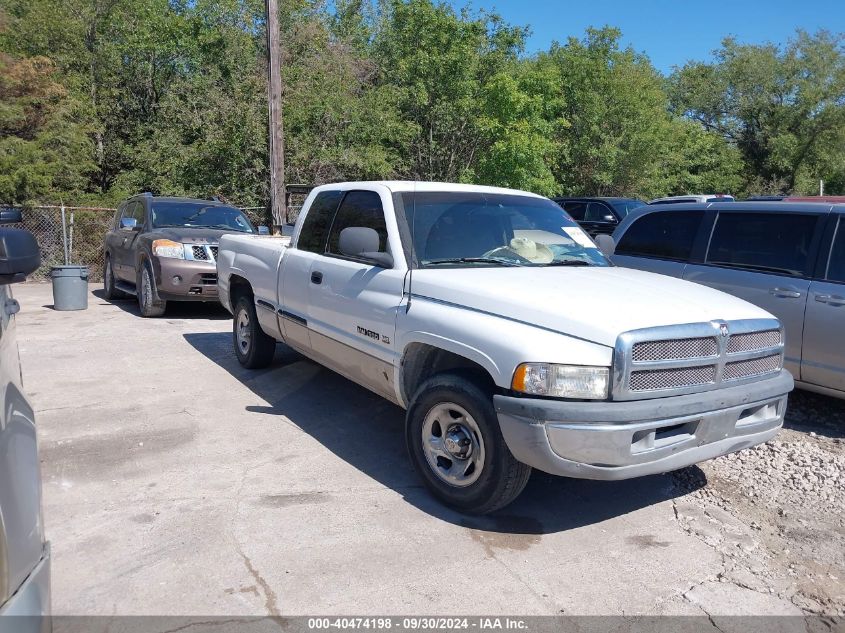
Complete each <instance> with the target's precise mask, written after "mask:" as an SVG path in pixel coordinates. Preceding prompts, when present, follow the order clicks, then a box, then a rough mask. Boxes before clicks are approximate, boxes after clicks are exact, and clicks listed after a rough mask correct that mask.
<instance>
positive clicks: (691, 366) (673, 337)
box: [613, 319, 783, 400]
mask: <svg viewBox="0 0 845 633" xmlns="http://www.w3.org/2000/svg"><path fill="white" fill-rule="evenodd" d="M782 366H783V337H782V334H781V330H780V324H779V323H778V322H777V321H776V320H774V319H753V320H745V321H734V322H730V323H725V322H721V321H713V322H711V323H693V324H689V325H679V326H668V327H657V328H647V329H643V330H635V331H633V332H625V333H624V334H622V335H620V336H619V338H618V340H617V343H616V349H615V353H614V368H613V398H614V399H615V400H626V399H638V398H647V397H649V394H651V393H654V392H660V395H661V396H663V395H675V394H680V393H694V392H697V391H706V390H708V389H714V388H716V387H718V386H719V385H720V384H721V383H723V382H737V381H749V380H757V379H760V378H761V377H764V376H766V375H768V374H772V373H776V372H778V371H780V369H781V367H782Z"/></svg>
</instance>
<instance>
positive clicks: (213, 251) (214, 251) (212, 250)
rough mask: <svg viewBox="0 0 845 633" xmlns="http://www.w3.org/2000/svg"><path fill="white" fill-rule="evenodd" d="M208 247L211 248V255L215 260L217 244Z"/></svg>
mask: <svg viewBox="0 0 845 633" xmlns="http://www.w3.org/2000/svg"><path fill="white" fill-rule="evenodd" d="M208 248H209V249H211V255H212V257H214V261H217V249H218V247H217V246H209V247H208Z"/></svg>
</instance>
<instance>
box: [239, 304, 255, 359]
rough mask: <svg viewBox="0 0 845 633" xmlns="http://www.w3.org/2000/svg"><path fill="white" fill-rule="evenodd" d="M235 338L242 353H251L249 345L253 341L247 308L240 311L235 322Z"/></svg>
mask: <svg viewBox="0 0 845 633" xmlns="http://www.w3.org/2000/svg"><path fill="white" fill-rule="evenodd" d="M235 338H236V340H237V343H238V349H239V350H240V352H241V354H243V355H246V354H248V353H249V345H250V342H251V341H252V332H250V330H249V314H247V312H246V310H239V311H238V318H237V321H236V322H235Z"/></svg>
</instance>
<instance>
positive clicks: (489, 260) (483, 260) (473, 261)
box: [423, 257, 522, 266]
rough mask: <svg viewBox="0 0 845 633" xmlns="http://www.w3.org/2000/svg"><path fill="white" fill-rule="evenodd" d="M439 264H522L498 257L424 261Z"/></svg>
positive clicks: (427, 263) (431, 264)
mask: <svg viewBox="0 0 845 633" xmlns="http://www.w3.org/2000/svg"><path fill="white" fill-rule="evenodd" d="M438 264H498V265H499V266H521V265H522V264H518V263H517V262H512V261H510V260H508V259H498V258H496V257H450V258H448V259H432V260H431V261H427V262H423V266H436V265H438Z"/></svg>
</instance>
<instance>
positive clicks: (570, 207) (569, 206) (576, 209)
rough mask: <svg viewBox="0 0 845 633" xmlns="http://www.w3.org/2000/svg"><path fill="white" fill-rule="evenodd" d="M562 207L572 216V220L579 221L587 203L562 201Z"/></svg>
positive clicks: (582, 216)
mask: <svg viewBox="0 0 845 633" xmlns="http://www.w3.org/2000/svg"><path fill="white" fill-rule="evenodd" d="M563 209H564V211H566V212H567V213H568V214H569V215H571V216H572V219H573V220H576V221H578V222H580V221H581V220H583V219H584V214H585V213H586V212H587V204H586V203H585V202H564V203H563Z"/></svg>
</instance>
